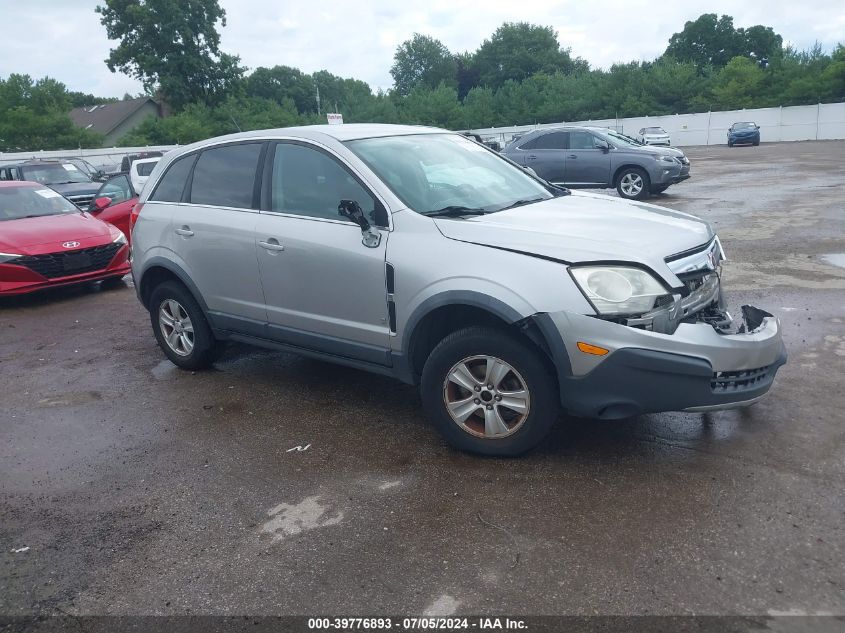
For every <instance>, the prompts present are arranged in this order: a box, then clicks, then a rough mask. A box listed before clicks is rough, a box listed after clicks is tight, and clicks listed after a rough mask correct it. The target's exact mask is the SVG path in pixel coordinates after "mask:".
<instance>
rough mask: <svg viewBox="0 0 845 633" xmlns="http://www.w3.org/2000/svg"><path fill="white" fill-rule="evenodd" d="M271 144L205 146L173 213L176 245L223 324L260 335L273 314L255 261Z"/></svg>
mask: <svg viewBox="0 0 845 633" xmlns="http://www.w3.org/2000/svg"><path fill="white" fill-rule="evenodd" d="M264 147H265V143H263V142H261V141H257V142H238V143H226V144H222V145H213V146H211V147H207V148H205V149H203V150H202V151H201V152H200V154H199V156H198V157H197V159H196V162H195V163H194V167H193V170H192V173H191V176H190V177H189V179H188V184H187V187H186V192H185V195H184V198H183V202H182V204H179V205H177V206H176V208H175V209H174V212H173V221H172V229H173V233H174V237H173V239H174V241H173V249H174V251H175V252H176V254H177V255H178V256H179V257H180V258H181V260H182V263H183V265H184V267H185V269H186V270H185V272H186V273H187V274H188V276H189V277H190V279H191V280H192V281H193V282H194V283H195V284H196V286H197V288H198V289H199V292H200V294H201V295H202V298H203V299H204V300H205V303H206V305H207V306H208V310H209V313H210V316H211V318H212V320H213V321H214V322H215V324H216V325H217V326H218V327H222V328H224V329H231V330H236V331H241V332H244V333H247V334H256V335H259V334H261V333H263V331H264V325H265V323H266V318H267V312H266V310H265V308H264V295H263V293H262V291H261V282H260V280H259V273H258V262H257V261H256V259H255V220H256V218H257V217H258V190H257V186H258V184H257V183H258V182H260V181H259V180H258V174H259V169H258V166H259V164H260V160H261V157H262V153H263V151H264Z"/></svg>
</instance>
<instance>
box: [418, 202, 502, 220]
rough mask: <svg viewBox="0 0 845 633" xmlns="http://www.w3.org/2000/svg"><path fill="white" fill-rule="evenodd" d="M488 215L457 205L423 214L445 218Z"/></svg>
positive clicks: (481, 211) (479, 210) (482, 211)
mask: <svg viewBox="0 0 845 633" xmlns="http://www.w3.org/2000/svg"><path fill="white" fill-rule="evenodd" d="M485 213H487V211H485V210H484V209H473V208H471V207H461V206H457V205H452V206H449V207H443V208H442V209H437V210H435V211H427V212H426V213H423V215H428V216H432V215H437V216H441V217H444V218H455V217H460V216H462V215H484V214H485Z"/></svg>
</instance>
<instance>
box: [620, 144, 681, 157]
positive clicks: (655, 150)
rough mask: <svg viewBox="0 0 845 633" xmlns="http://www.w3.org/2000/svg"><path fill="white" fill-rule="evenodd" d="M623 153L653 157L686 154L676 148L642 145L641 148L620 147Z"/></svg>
mask: <svg viewBox="0 0 845 633" xmlns="http://www.w3.org/2000/svg"><path fill="white" fill-rule="evenodd" d="M617 149H618V150H619V151H621V152H636V153H638V154H640V153H642V154H651V155H652V156H683V155H684V153H683V152H682V151H681V150H679V149H675V148H674V147H658V146H656V145H641V146H639V147H620V148H617Z"/></svg>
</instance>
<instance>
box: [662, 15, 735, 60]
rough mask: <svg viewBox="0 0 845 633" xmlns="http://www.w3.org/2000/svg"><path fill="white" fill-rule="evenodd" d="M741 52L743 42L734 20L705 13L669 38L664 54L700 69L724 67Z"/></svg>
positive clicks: (727, 16)
mask: <svg viewBox="0 0 845 633" xmlns="http://www.w3.org/2000/svg"><path fill="white" fill-rule="evenodd" d="M741 50H742V41H741V38H740V37H739V35H738V34H737V31H736V29H735V28H734V20H733V18H732V17H731V16H729V15H723V16H721V17H719V16H717V15H716V14H715V13H704V14H702V15H700V16H698V18H696V19H695V20H692V21H690V22H686V23H685V24H684V28H683V30H682V31H680V32H679V33H675V34H674V35H672V37H670V38H669V46H668V47H667V48H666V52H665V53H664V55H667V56H669V57H674V58H675V59H677V60H679V61H689V62H692V63H693V64H695V65H696V66H697V67H698V68H703V67H705V66H716V67H718V68H721V67H722V66H724V65H725V64H727V63H728V62H729V61H730V60H731V58H732V57H735V56H736V55H739V54H741Z"/></svg>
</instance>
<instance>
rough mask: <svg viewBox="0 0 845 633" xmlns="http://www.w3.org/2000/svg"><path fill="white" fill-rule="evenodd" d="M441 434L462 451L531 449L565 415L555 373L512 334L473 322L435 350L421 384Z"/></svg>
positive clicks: (502, 453)
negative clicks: (559, 416)
mask: <svg viewBox="0 0 845 633" xmlns="http://www.w3.org/2000/svg"><path fill="white" fill-rule="evenodd" d="M420 393H421V395H422V401H423V406H424V408H425V410H426V413H427V414H428V417H429V418H430V419H431V421H432V422H433V423H434V425H435V427H437V429H438V431H440V433H441V434H442V435H443V437H444V438H445V439H446V441H448V442H449V443H450V444H451V445H452V446H454V447H455V448H457V449H459V450H463V451H469V452H472V453H479V454H482V455H498V456H510V455H519V454H521V453H524V452H526V451H529V450H531V449H532V448H534V447H535V446H537V444H538V443H539V442H540V441H541V440H542V439H543V438H544V437H545V436H546V434H548V432H549V431H550V429H551V428H552V425H553V424H554V422H555V421H556V420H557V417H558V414H559V412H560V404H559V401H558V391H557V385H556V382H555V380H554V372H553V371H551V370H550V368H549V367H548V366H547V365H546V364H545V363H544V362H543V358H542V356H541V355H540V352H539V351H537V350H536V349H533V348H532V347H531V346H530V344H529V343H527V342H523V341H522V340H520V339H518V338H516V337H515V336H513V335H512V334H510V333H508V332H506V331H503V330H497V329H493V328H484V327H477V326H473V327H469V328H465V329H463V330H459V331H457V332H453V333H452V334H450V335H449V336H447V337H446V338H444V339H443V340H442V341H440V343H439V344H438V345H437V346H436V347H435V348H434V350H433V351H432V352H431V354H430V355H429V357H428V360H427V361H426V363H425V367H424V368H423V372H422V382H421V385H420Z"/></svg>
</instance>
